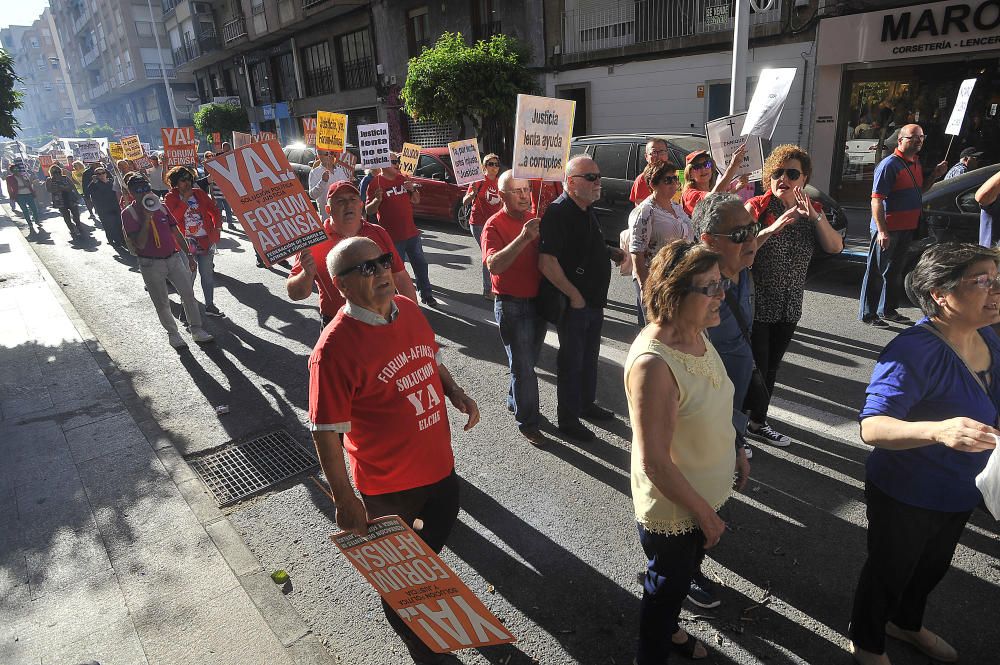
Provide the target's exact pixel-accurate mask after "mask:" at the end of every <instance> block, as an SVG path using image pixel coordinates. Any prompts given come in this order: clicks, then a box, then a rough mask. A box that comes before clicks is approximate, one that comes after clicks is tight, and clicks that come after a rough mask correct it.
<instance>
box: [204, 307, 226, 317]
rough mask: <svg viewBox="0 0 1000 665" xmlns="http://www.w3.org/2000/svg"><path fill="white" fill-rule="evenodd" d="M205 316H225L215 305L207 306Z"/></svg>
mask: <svg viewBox="0 0 1000 665" xmlns="http://www.w3.org/2000/svg"><path fill="white" fill-rule="evenodd" d="M205 314H207V315H208V316H214V317H223V316H225V314H223V313H222V312H220V311H219V308H218V307H216V306H215V305H205Z"/></svg>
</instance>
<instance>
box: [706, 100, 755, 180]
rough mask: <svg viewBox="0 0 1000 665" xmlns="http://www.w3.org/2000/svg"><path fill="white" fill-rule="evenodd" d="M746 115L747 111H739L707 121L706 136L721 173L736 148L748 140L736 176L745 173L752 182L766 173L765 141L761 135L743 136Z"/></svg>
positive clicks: (709, 148) (710, 151) (717, 169)
mask: <svg viewBox="0 0 1000 665" xmlns="http://www.w3.org/2000/svg"><path fill="white" fill-rule="evenodd" d="M746 117H747V114H746V113H737V114H736V115H730V116H726V117H724V118H717V119H715V120H711V121H709V122H706V123H705V136H707V137H708V151H709V154H710V155H711V156H712V162H714V164H715V170H716V171H718V172H719V175H722V173H723V172H724V171H725V170H726V167H727V166H728V165H729V162H730V160H732V158H733V153H734V152H735V151H736V148H738V147H739V146H740V145H741V144H742V143H743V142H744V141H746V142H747V152H746V154H745V155H744V156H743V166H741V167H740V169H739V170H738V171H737V172H736V176H737V177H739V176H744V175H745V176H748V177H749V178H750V181H751V182H758V181H759V180H761V179H762V178H763V173H764V142H763V141H762V140H761V138H760V137H759V136H743V135H742V134H741V133H740V132H742V131H743V124H744V121H745V120H746Z"/></svg>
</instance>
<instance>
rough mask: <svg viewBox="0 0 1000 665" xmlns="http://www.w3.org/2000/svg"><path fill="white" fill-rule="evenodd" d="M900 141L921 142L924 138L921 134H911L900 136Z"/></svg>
mask: <svg viewBox="0 0 1000 665" xmlns="http://www.w3.org/2000/svg"><path fill="white" fill-rule="evenodd" d="M899 138H901V139H910V140H911V141H923V140H924V139H925V138H927V137H926V136H924V135H923V134H913V135H912V136H900V137H899Z"/></svg>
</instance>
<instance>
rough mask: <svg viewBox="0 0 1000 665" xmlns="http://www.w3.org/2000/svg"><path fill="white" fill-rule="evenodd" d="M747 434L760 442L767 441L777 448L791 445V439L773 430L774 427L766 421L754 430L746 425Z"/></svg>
mask: <svg viewBox="0 0 1000 665" xmlns="http://www.w3.org/2000/svg"><path fill="white" fill-rule="evenodd" d="M747 436H749V437H751V438H753V439H756V440H757V441H760V442H761V443H769V444H771V445H772V446H776V447H778V448H787V447H788V446H790V445H792V440H791V439H789V438H788V437H787V436H785V435H784V434H782V433H780V432H777V431H775V430H774V428H773V427H771V426H770V425H768V424H767V423H764V424H763V425H762V426H761V427H760V428H759V429H756V430H754V429H751V428H750V427H747Z"/></svg>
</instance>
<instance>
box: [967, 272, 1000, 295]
mask: <svg viewBox="0 0 1000 665" xmlns="http://www.w3.org/2000/svg"><path fill="white" fill-rule="evenodd" d="M962 281H963V282H968V283H969V284H975V286H976V288H977V289H982V290H983V291H987V290H989V291H1000V275H993V276H992V277H990V276H989V275H976V276H975V277H967V278H965V279H963V280H962Z"/></svg>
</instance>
